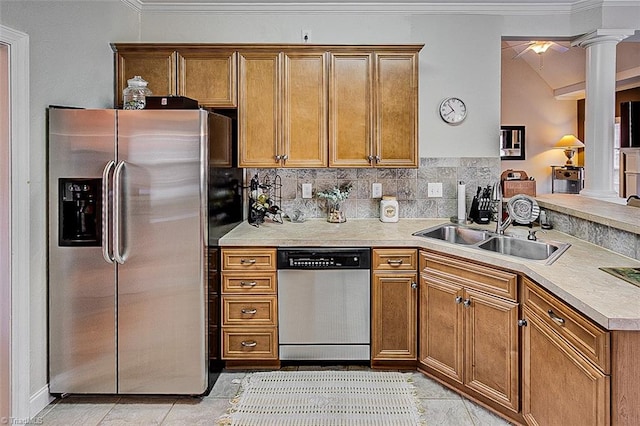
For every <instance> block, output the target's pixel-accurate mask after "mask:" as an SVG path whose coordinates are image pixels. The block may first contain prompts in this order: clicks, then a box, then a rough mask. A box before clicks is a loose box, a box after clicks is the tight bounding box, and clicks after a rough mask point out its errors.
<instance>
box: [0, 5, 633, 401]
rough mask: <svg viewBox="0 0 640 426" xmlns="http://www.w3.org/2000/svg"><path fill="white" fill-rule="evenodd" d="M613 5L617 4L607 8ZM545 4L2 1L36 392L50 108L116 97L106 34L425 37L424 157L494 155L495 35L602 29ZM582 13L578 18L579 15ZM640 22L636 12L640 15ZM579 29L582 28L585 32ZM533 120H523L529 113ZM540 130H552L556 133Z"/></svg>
mask: <svg viewBox="0 0 640 426" xmlns="http://www.w3.org/2000/svg"><path fill="white" fill-rule="evenodd" d="M610 15H611V14H610ZM573 21H574V20H572V19H571V17H570V16H569V15H566V14H558V13H553V12H550V13H548V14H547V15H544V16H542V15H540V16H536V15H534V14H527V15H514V16H511V17H499V16H491V15H486V14H483V15H466V14H463V13H437V14H425V13H416V14H408V13H389V12H384V13H379V14H366V13H334V12H312V13H305V14H296V13H252V12H246V11H243V12H238V13H229V14H216V13H206V12H202V13H157V12H153V13H151V12H145V14H144V16H142V17H141V16H140V15H139V13H138V12H136V11H135V10H133V9H132V8H130V7H129V6H126V5H125V4H124V3H121V2H119V1H117V0H110V1H109V0H105V1H102V0H94V1H90V2H87V1H79V0H78V1H73V0H50V1H44V0H41V1H30V0H20V1H2V2H0V23H2V24H3V25H6V26H8V27H11V28H14V29H16V30H19V31H23V32H25V33H27V34H28V35H29V36H30V50H31V55H30V57H31V75H30V85H31V99H30V102H31V120H32V127H31V140H30V141H25V143H28V144H29V149H30V156H31V163H30V176H31V191H30V194H29V197H30V200H29V203H30V210H31V215H32V218H33V220H32V224H31V225H32V227H31V240H30V246H31V254H32V260H31V265H30V272H31V282H30V283H29V285H30V288H31V303H32V305H31V311H32V314H31V324H32V325H31V328H30V329H29V330H26V332H28V333H29V335H30V341H31V351H30V356H31V377H30V378H29V382H30V389H31V393H32V398H34V399H37V395H38V394H39V393H40V394H41V393H42V392H46V384H47V371H46V339H47V338H46V250H45V248H46V220H45V219H46V216H45V211H46V209H45V193H46V191H45V153H46V150H45V141H46V115H45V111H46V107H47V106H48V105H50V104H57V105H76V106H83V107H97V108H99V107H109V106H111V105H112V93H113V89H112V87H113V58H112V53H111V50H110V47H109V43H110V42H115V41H120V42H125V41H147V42H153V41H159V42H160V41H167V42H168V41H171V42H195V41H203V42H273V43H277V42H295V43H297V42H299V40H300V30H301V29H302V28H304V29H310V30H311V31H312V41H313V42H314V43H349V44H352V43H353V44H356V43H425V48H424V49H423V51H422V53H421V55H420V100H419V103H420V156H421V157H442V158H445V157H490V158H496V157H497V155H498V147H497V142H496V141H497V138H498V129H499V125H500V101H499V99H500V98H499V97H500V59H499V58H500V37H501V36H502V35H509V36H518V35H522V36H527V35H531V34H546V35H547V36H570V35H576V34H579V33H581V32H584V31H586V30H589V29H595V28H601V25H602V17H601V15H600V14H599V13H590V14H589V17H588V19H586V20H584V21H580V20H577V21H576V22H573ZM581 22H582V23H581ZM635 22H640V21H638V20H636V21H635ZM577 29H579V30H580V31H578V30H577ZM445 96H458V97H461V98H463V99H464V100H465V101H466V102H467V105H468V107H469V116H468V118H467V120H466V121H465V122H464V123H463V124H462V125H460V126H457V127H452V126H447V125H445V124H444V123H442V122H441V121H440V120H439V118H438V117H437V106H438V104H439V102H440V101H441V100H442V99H443V98H444V97H445ZM524 124H526V123H524ZM543 136H544V137H542V136H540V139H544V140H553V139H554V136H555V135H551V134H549V135H543Z"/></svg>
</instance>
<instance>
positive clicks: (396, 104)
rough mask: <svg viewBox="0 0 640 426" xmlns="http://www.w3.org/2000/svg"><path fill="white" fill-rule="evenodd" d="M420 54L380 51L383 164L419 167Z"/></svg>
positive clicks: (378, 135)
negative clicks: (418, 62)
mask: <svg viewBox="0 0 640 426" xmlns="http://www.w3.org/2000/svg"><path fill="white" fill-rule="evenodd" d="M417 60H418V54H417V53H400V54H396V53H382V54H376V79H375V93H376V98H375V112H376V116H375V125H376V126H375V138H374V143H375V150H374V151H375V153H376V155H377V156H378V157H379V159H377V158H376V165H377V166H379V167H417V166H418V66H417Z"/></svg>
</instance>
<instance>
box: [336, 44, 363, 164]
mask: <svg viewBox="0 0 640 426" xmlns="http://www.w3.org/2000/svg"><path fill="white" fill-rule="evenodd" d="M372 74H373V55H372V54H371V53H361V54H354V53H331V61H330V69H329V166H331V167H370V166H371V165H372V158H373V153H372V130H373V126H372V125H371V124H372V119H373V99H372V97H373V94H372V92H373V87H372Z"/></svg>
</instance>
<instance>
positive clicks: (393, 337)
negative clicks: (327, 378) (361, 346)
mask: <svg viewBox="0 0 640 426" xmlns="http://www.w3.org/2000/svg"><path fill="white" fill-rule="evenodd" d="M416 253H417V251H416V250H415V249H374V250H373V282H372V290H371V294H372V306H371V312H372V324H371V330H372V333H371V366H372V367H384V366H394V367H403V366H404V367H407V368H415V362H416V358H417V335H418V325H417V312H418V285H417V279H418V274H417V272H416V268H417V255H416Z"/></svg>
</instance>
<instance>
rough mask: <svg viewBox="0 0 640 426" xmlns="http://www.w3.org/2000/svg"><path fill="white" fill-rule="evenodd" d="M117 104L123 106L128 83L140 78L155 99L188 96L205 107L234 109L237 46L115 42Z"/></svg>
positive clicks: (115, 97)
mask: <svg viewBox="0 0 640 426" xmlns="http://www.w3.org/2000/svg"><path fill="white" fill-rule="evenodd" d="M112 48H113V50H114V52H116V79H115V82H116V85H115V86H116V87H115V91H116V93H115V96H114V99H115V103H116V105H117V106H121V105H122V91H123V90H124V89H125V88H126V87H127V80H128V79H130V78H132V77H133V76H135V75H139V76H141V77H142V78H144V79H145V80H146V81H148V82H149V86H148V87H149V89H150V90H151V92H152V93H153V95H154V96H176V95H179V96H186V97H188V98H191V99H195V100H197V101H198V104H199V105H201V106H204V107H219V108H233V107H236V106H237V104H238V102H237V72H236V69H237V65H236V63H237V60H236V49H235V48H234V47H220V46H215V45H214V46H206V45H179V44H149V43H115V44H113V45H112Z"/></svg>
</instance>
